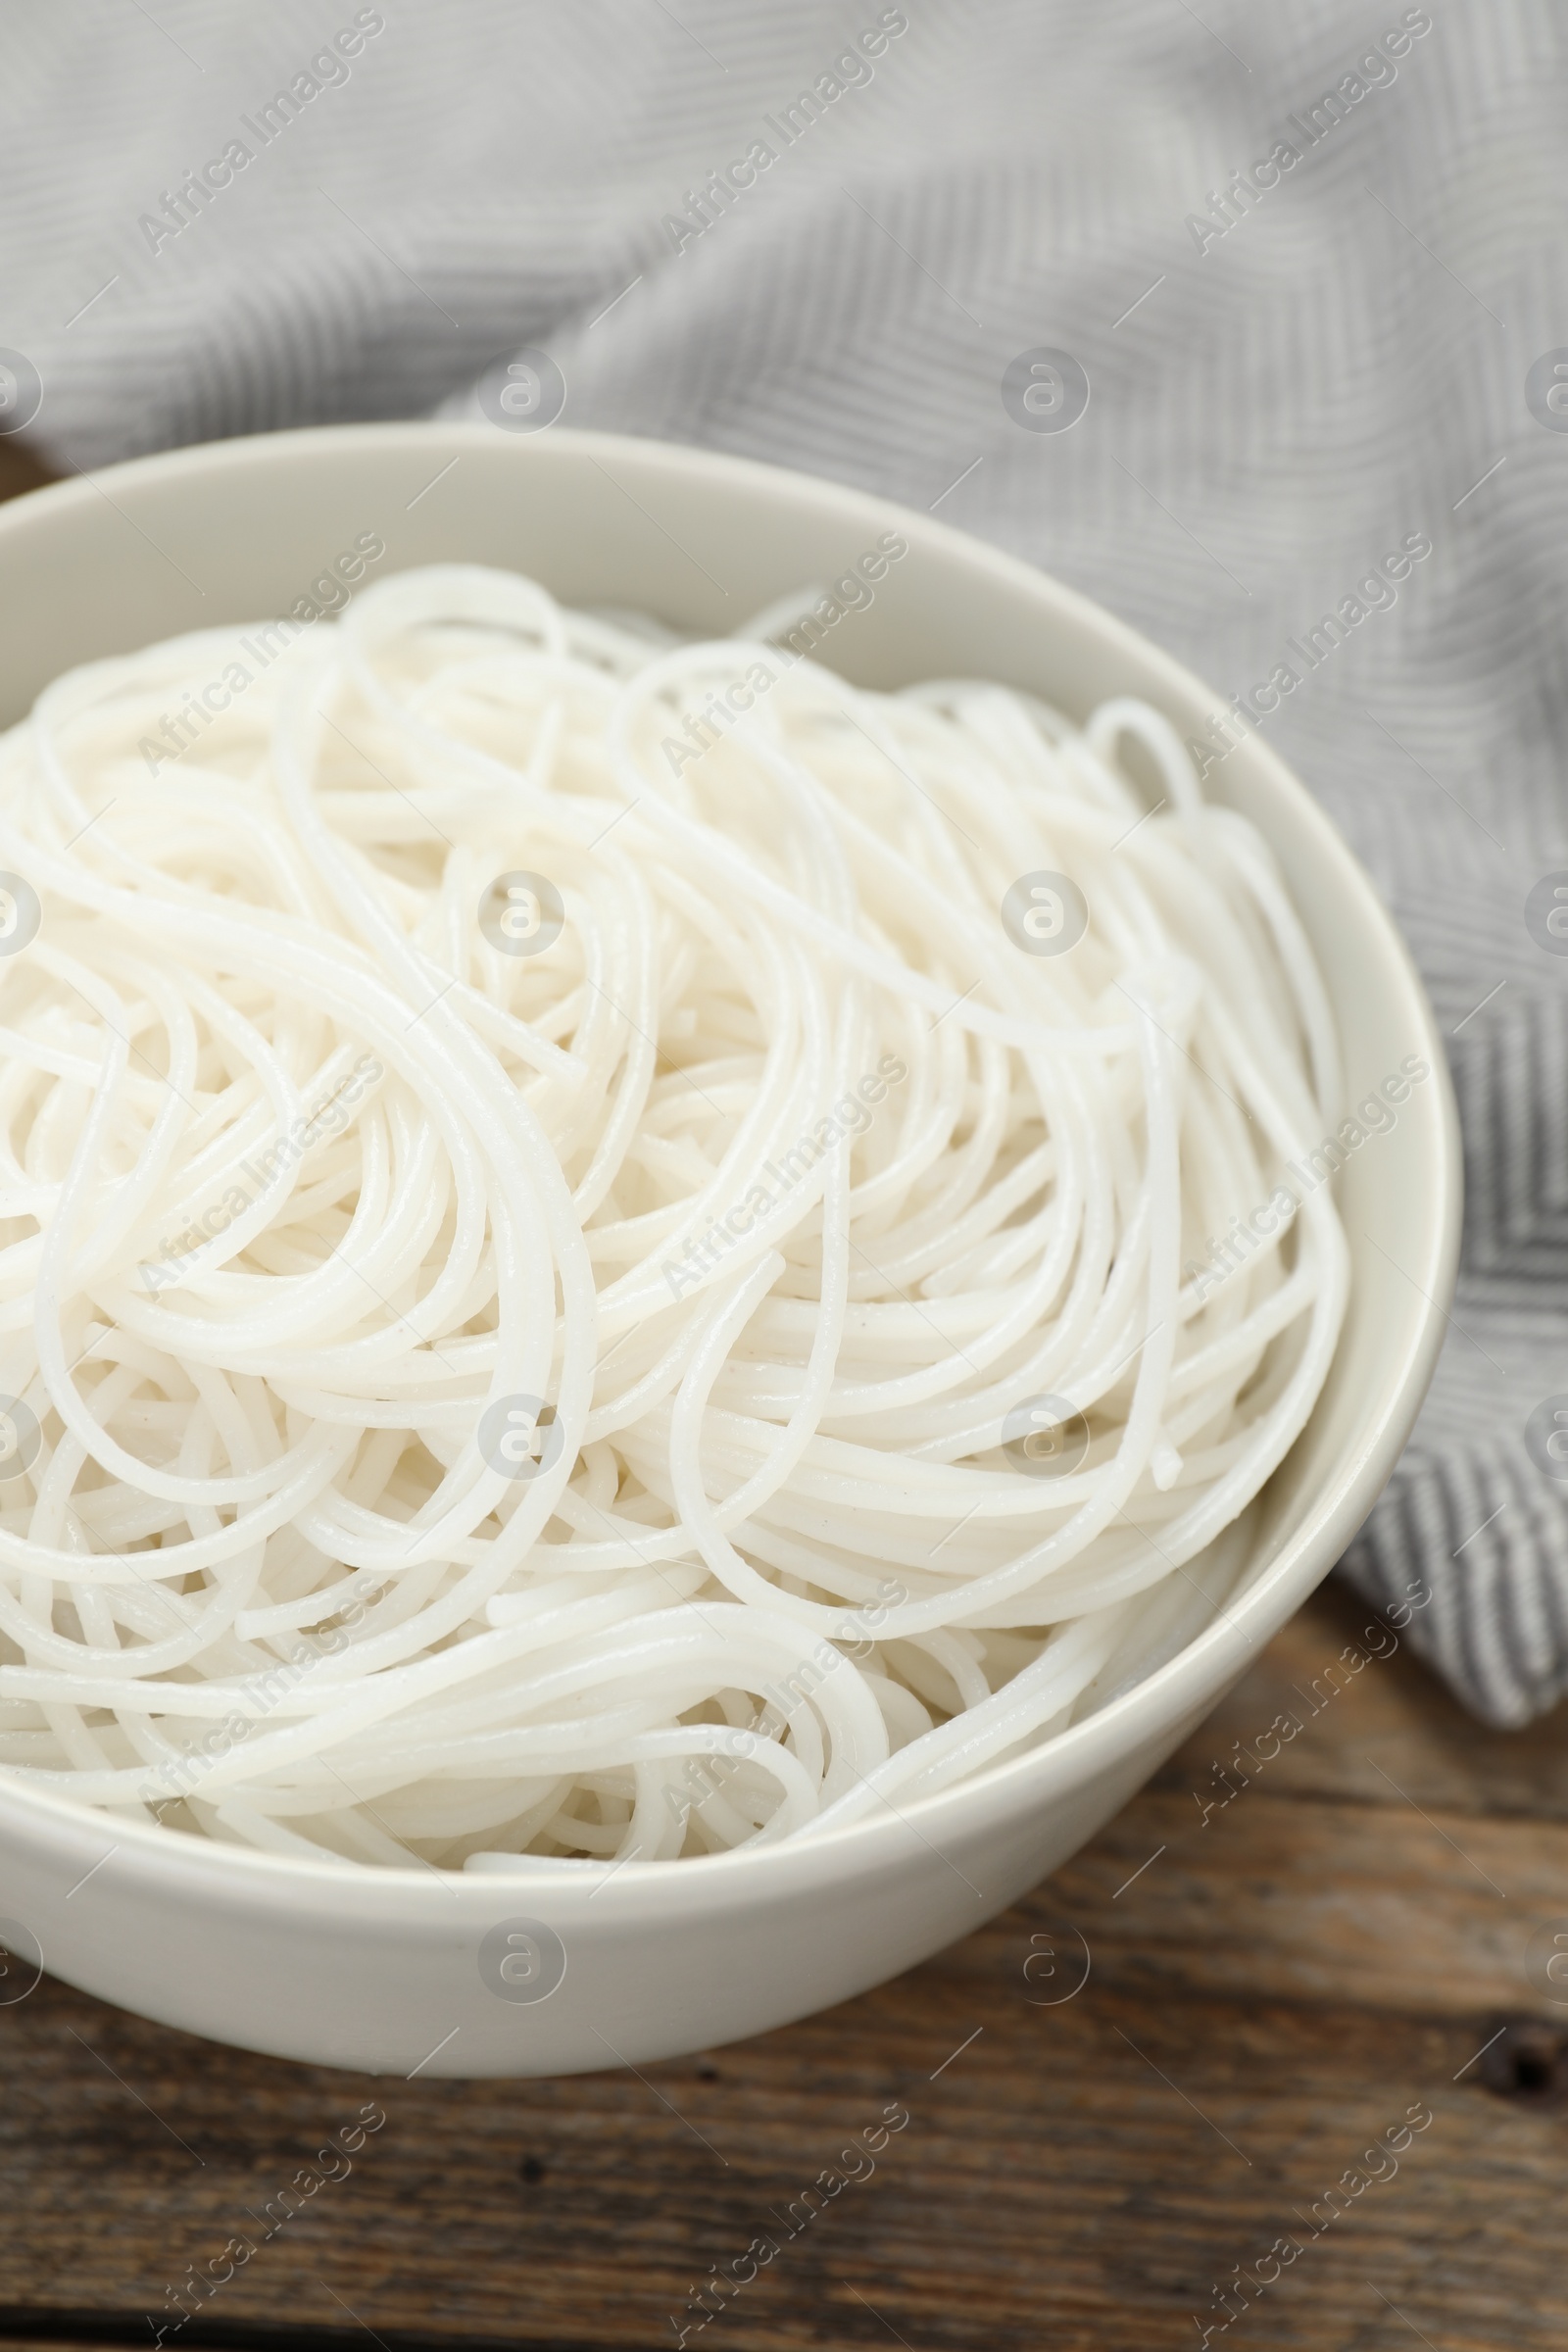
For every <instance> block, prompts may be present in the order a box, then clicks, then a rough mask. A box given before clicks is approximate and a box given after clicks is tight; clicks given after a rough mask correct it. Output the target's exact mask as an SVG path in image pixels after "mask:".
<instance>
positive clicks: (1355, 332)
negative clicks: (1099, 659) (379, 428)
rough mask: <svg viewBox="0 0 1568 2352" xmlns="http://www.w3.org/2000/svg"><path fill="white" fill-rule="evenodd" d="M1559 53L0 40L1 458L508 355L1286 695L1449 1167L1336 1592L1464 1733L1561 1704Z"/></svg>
mask: <svg viewBox="0 0 1568 2352" xmlns="http://www.w3.org/2000/svg"><path fill="white" fill-rule="evenodd" d="M1565 38H1568V36H1565V28H1564V26H1563V25H1562V23H1561V21H1560V20H1557V21H1554V20H1553V18H1552V16H1551V14H1550V12H1549V11H1547V10H1545V9H1543V8H1541V7H1539V6H1534V7H1532V6H1528V5H1523V4H1522V0H1430V5H1429V6H1426V7H1421V8H1413V9H1406V8H1404V7H1403V6H1402V5H1400V0H1388V4H1387V5H1383V6H1374V7H1373V9H1372V10H1370V11H1369V10H1368V9H1367V7H1366V6H1365V5H1364V0H1356V4H1355V5H1350V4H1349V0H1302V5H1299V6H1297V7H1293V8H1290V9H1283V8H1282V9H1274V10H1268V11H1263V10H1253V9H1250V8H1245V7H1243V6H1242V5H1240V0H1203V4H1202V7H1201V10H1200V9H1195V8H1192V7H1188V6H1187V5H1185V0H1174V4H1173V0H986V4H984V5H981V6H978V7H975V6H969V7H958V6H956V5H952V4H951V0H950V4H948V5H941V4H939V0H901V4H900V5H899V6H897V7H887V8H885V7H883V6H882V5H881V0H836V4H834V5H829V4H828V0H791V5H790V6H789V7H787V8H785V7H783V6H767V5H757V4H755V0H739V4H737V0H728V4H727V5H726V4H722V0H573V5H572V6H570V7H565V6H563V5H561V0H551V4H550V5H542V4H541V0H443V6H442V7H441V8H440V9H439V10H436V9H424V8H417V7H415V6H414V5H412V0H377V5H376V6H374V7H369V8H358V7H355V6H353V5H352V0H311V5H309V6H307V5H305V0H272V4H271V5H270V6H269V7H268V8H267V9H266V10H257V9H252V8H249V7H246V6H242V5H240V0H157V6H156V7H155V8H153V9H145V8H142V7H140V6H139V5H133V6H126V5H124V4H123V0H74V4H73V7H72V8H71V9H69V10H60V11H54V10H43V9H37V10H31V9H21V8H12V9H10V10H8V11H7V12H6V13H5V18H4V21H3V23H0V59H3V70H0V158H3V163H0V256H3V264H0V270H3V285H4V303H3V310H0V345H3V346H5V354H0V369H7V370H9V373H8V374H6V373H0V421H4V419H5V418H6V417H9V420H10V422H11V424H12V425H13V426H16V425H18V424H19V423H20V424H21V425H22V427H23V429H24V431H25V435H26V436H27V437H28V438H29V439H30V440H31V441H32V442H33V443H34V445H35V446H36V447H37V448H38V450H39V451H40V453H41V454H42V455H43V456H44V457H45V458H46V459H48V460H52V461H54V462H55V463H57V464H69V465H74V466H97V465H101V464H104V463H106V462H107V461H109V460H111V459H115V458H122V457H127V456H131V455H134V454H136V453H138V452H141V451H146V450H154V449H161V448H164V447H167V446H169V445H170V444H172V443H177V442H184V441H195V440H203V439H207V438H210V437H213V436H217V435H221V434H229V433H241V432H254V431H257V430H261V429H266V428H268V427H273V426H281V425H291V424H301V423H309V422H318V421H323V420H328V419H332V418H346V417H398V416H409V415H416V414H420V413H425V412H429V411H434V410H437V409H439V408H443V407H446V408H450V409H452V410H453V411H455V412H464V411H469V410H472V409H473V407H474V399H475V396H474V393H473V392H472V390H471V389H469V387H471V386H473V385H474V384H475V383H477V382H478V381H480V379H481V378H482V379H483V380H484V382H485V384H486V386H487V392H486V398H487V399H488V400H489V401H490V403H491V406H492V410H493V408H494V404H495V402H496V400H497V398H498V397H499V395H498V392H497V386H498V385H500V386H502V387H505V386H506V385H507V384H508V383H509V382H510V381H513V380H515V381H519V382H523V383H525V384H532V383H533V382H534V381H535V380H536V379H535V378H517V379H509V378H508V377H507V375H506V372H505V369H506V362H507V360H508V359H509V358H510V357H511V355H513V354H514V353H515V352H516V351H517V350H518V349H519V348H520V347H524V346H528V347H533V348H535V349H542V350H544V351H546V352H548V354H549V357H550V359H551V361H552V362H553V363H554V365H555V367H556V368H558V369H559V370H560V374H561V377H562V379H563V380H564V386H565V410H564V414H565V415H566V417H567V418H568V420H569V421H571V422H573V423H578V424H588V425H597V426H604V427H609V428H612V429H616V430H622V431H631V432H639V433H648V434H654V435H659V436H662V437H666V438H673V439H677V440H687V441H693V442H700V443H703V444H705V445H707V446H710V447H713V448H719V449H725V450H731V451H736V452H739V453H742V454H744V455H747V456H753V457H759V458H763V459H769V460H772V461H775V462H778V463H782V464H785V465H790V466H801V467H805V468H807V469H809V470H810V471H813V472H817V473H823V474H829V475H834V476H837V477H838V478H840V479H843V480H846V481H852V482H856V483H859V484H863V485H865V486H867V487H870V488H872V489H875V490H878V491H882V492H885V493H887V494H889V495H891V496H892V497H895V498H898V499H901V500H904V501H906V502H907V503H908V504H910V505H912V506H915V507H918V508H921V509H927V508H930V509H935V510H936V512H937V513H939V514H940V515H942V516H943V517H944V518H945V519H947V520H949V521H951V522H953V523H955V524H957V525H960V526H961V527H963V528H965V529H967V530H971V531H975V532H979V533H981V534H983V535H984V536H986V537H989V538H991V539H993V540H996V541H999V542H1001V543H1002V544H1004V545H1005V546H1007V547H1009V548H1011V549H1013V550H1015V551H1016V552H1017V553H1019V554H1020V555H1023V556H1026V557H1028V558H1030V559H1032V560H1033V561H1034V562H1036V563H1038V564H1042V565H1044V566H1046V567H1047V568H1048V569H1049V570H1051V571H1054V572H1055V573H1056V574H1058V575H1059V576H1061V577H1062V578H1064V579H1067V580H1069V581H1071V582H1072V583H1073V584H1074V585H1075V586H1076V587H1078V588H1081V589H1083V590H1085V591H1086V592H1087V593H1088V594H1089V595H1091V596H1093V597H1097V598H1099V599H1100V600H1102V601H1103V603H1104V604H1106V605H1108V606H1110V607H1111V608H1112V609H1113V610H1115V611H1117V612H1119V613H1123V614H1125V615H1126V616H1127V618H1128V619H1130V620H1131V621H1132V622H1134V623H1135V624H1136V625H1137V626H1138V627H1140V628H1142V629H1144V630H1146V631H1147V632H1148V633H1149V634H1150V635H1151V636H1152V637H1153V638H1155V639H1157V640H1158V641H1159V642H1161V643H1162V644H1164V645H1167V646H1168V647H1170V648H1171V650H1172V651H1173V652H1175V653H1176V654H1177V655H1179V656H1180V657H1181V658H1183V659H1184V660H1185V661H1187V662H1190V663H1192V665H1193V666H1194V667H1195V668H1196V669H1197V670H1198V671H1199V672H1200V674H1201V675H1202V676H1204V677H1205V678H1207V679H1209V680H1211V681H1212V682H1213V683H1214V684H1215V685H1216V686H1218V687H1220V688H1222V689H1223V690H1224V691H1225V692H1226V693H1227V694H1230V693H1232V692H1241V691H1249V692H1250V689H1251V688H1252V687H1253V686H1254V685H1255V684H1257V683H1259V682H1261V681H1263V680H1266V679H1267V678H1268V677H1269V676H1270V673H1271V672H1273V671H1276V670H1277V668H1278V666H1279V665H1281V664H1284V665H1286V666H1288V667H1291V668H1293V669H1294V671H1295V672H1296V673H1297V676H1296V679H1295V682H1294V683H1293V685H1292V688H1291V689H1290V690H1289V691H1288V692H1286V693H1285V694H1284V695H1283V697H1282V698H1281V700H1280V703H1279V708H1278V710H1277V711H1276V712H1275V714H1274V715H1273V716H1272V717H1271V718H1269V719H1268V720H1267V721H1266V724H1267V725H1268V727H1269V728H1270V729H1271V731H1272V733H1273V737H1274V740H1275V741H1276V742H1277V743H1278V745H1279V748H1280V750H1281V751H1282V752H1283V753H1284V754H1285V755H1286V757H1287V758H1289V759H1290V760H1293V761H1294V762H1295V764H1296V766H1297V767H1298V768H1299V771H1300V773H1301V774H1302V775H1303V776H1304V777H1305V778H1306V779H1307V781H1308V782H1309V784H1310V785H1311V787H1312V788H1313V790H1314V791H1316V792H1317V793H1318V794H1319V795H1320V796H1321V798H1322V800H1323V802H1324V804H1325V806H1326V807H1327V808H1328V809H1330V810H1331V811H1332V813H1333V814H1334V816H1335V817H1336V818H1337V819H1338V821H1339V822H1340V824H1341V825H1342V827H1343V828H1344V830H1345V831H1346V832H1347V833H1348V836H1349V837H1350V839H1351V841H1352V842H1353V844H1354V845H1355V848H1356V849H1357V851H1358V852H1359V854H1360V856H1361V858H1363V860H1364V861H1365V862H1366V864H1367V865H1368V866H1369V867H1370V869H1371V871H1372V873H1373V875H1374V877H1375V878H1376V880H1377V883H1378V885H1379V887H1380V888H1381V890H1382V891H1383V893H1384V894H1385V896H1386V898H1387V900H1388V902H1389V904H1390V906H1391V907H1392V908H1393V909H1394V912H1395V914H1396V915H1397V919H1398V920H1399V922H1400V923H1401V924H1402V926H1403V928H1404V930H1405V933H1406V935H1407V936H1408V938H1409V939H1410V940H1411V942H1412V943H1413V945H1414V949H1415V953H1416V955H1417V956H1418V958H1419V960H1420V963H1421V966H1422V969H1423V971H1424V973H1425V975H1426V980H1427V984H1428V987H1429V988H1430V990H1431V992H1432V996H1433V999H1434V1002H1435V1004H1436V1005H1437V1008H1438V1013H1439V1016H1440V1019H1441V1021H1442V1025H1443V1028H1444V1031H1445V1033H1446V1035H1447V1036H1448V1038H1449V1040H1450V1048H1449V1050H1450V1053H1451V1056H1452V1062H1453V1069H1454V1075H1455V1079H1456V1082H1457V1086H1458V1092H1459V1099H1460V1102H1461V1104H1462V1108H1463V1115H1464V1125H1465V1137H1466V1149H1467V1154H1468V1175H1469V1185H1470V1201H1469V1215H1468V1224H1467V1228H1466V1241H1465V1256H1464V1273H1463V1279H1462V1283H1461V1286H1460V1293H1459V1298H1458V1299H1457V1301H1456V1303H1455V1305H1454V1309H1453V1318H1452V1327H1451V1330H1450V1334H1449V1342H1448V1346H1447V1348H1446V1353H1445V1355H1444V1359H1443V1362H1442V1365H1441V1368H1440V1370H1439V1373H1438V1377H1437V1382H1436V1386H1435V1388H1434V1391H1433V1394H1432V1397H1431V1400H1430V1402H1429V1404H1428V1406H1427V1408H1426V1411H1425V1412H1424V1414H1423V1416H1422V1419H1421V1423H1420V1426H1419V1428H1418V1430H1417V1432H1416V1435H1415V1437H1414V1439H1413V1441H1412V1443H1411V1445H1410V1447H1409V1449H1408V1451H1407V1453H1406V1454H1405V1457H1404V1460H1403V1462H1402V1463H1401V1465H1400V1467H1399V1470H1398V1472H1397V1476H1396V1477H1395V1479H1394V1481H1393V1484H1392V1485H1391V1487H1390V1489H1389V1491H1388V1493H1387V1495H1385V1497H1384V1499H1383V1500H1382V1501H1381V1502H1380V1504H1379V1505H1378V1507H1377V1509H1376V1510H1375V1512H1374V1513H1373V1515H1372V1518H1371V1520H1370V1522H1369V1524H1368V1526H1367V1527H1366V1529H1365V1530H1364V1531H1363V1533H1362V1535H1361V1536H1360V1538H1359V1539H1358V1540H1357V1542H1356V1544H1354V1546H1353V1547H1352V1549H1351V1551H1350V1553H1349V1555H1348V1558H1347V1560H1346V1562H1345V1570H1344V1572H1345V1573H1346V1574H1347V1575H1348V1576H1349V1577H1350V1578H1351V1579H1352V1581H1353V1582H1354V1583H1355V1584H1356V1586H1357V1587H1358V1588H1359V1589H1360V1590H1361V1591H1362V1592H1363V1593H1365V1594H1366V1595H1367V1596H1368V1598H1370V1599H1371V1600H1373V1601H1374V1602H1383V1603H1384V1604H1385V1605H1392V1604H1394V1603H1396V1602H1397V1599H1398V1598H1400V1597H1401V1596H1403V1595H1404V1594H1405V1593H1406V1589H1407V1588H1408V1587H1409V1586H1410V1585H1411V1584H1412V1582H1414V1580H1416V1579H1420V1580H1423V1582H1422V1585H1421V1590H1422V1591H1424V1592H1429V1593H1430V1594H1431V1598H1430V1601H1429V1602H1428V1603H1427V1605H1426V1606H1425V1607H1424V1608H1422V1609H1421V1610H1420V1611H1419V1613H1417V1614H1416V1615H1415V1616H1414V1617H1413V1618H1412V1619H1411V1622H1410V1625H1409V1638H1410V1639H1411V1640H1412V1641H1413V1642H1416V1643H1417V1644H1418V1645H1419V1646H1421V1647H1422V1648H1423V1649H1424V1650H1425V1652H1426V1654H1427V1655H1428V1656H1429V1657H1430V1658H1431V1659H1432V1660H1433V1661H1434V1662H1435V1663H1436V1664H1437V1665H1438V1666H1439V1667H1440V1668H1441V1669H1442V1671H1443V1672H1444V1674H1445V1675H1446V1677H1447V1678H1448V1680H1449V1682H1450V1683H1451V1684H1452V1685H1453V1687H1454V1689H1455V1690H1456V1691H1458V1692H1459V1693H1460V1694H1461V1696H1462V1697H1463V1698H1464V1699H1465V1701H1466V1703H1467V1704H1468V1705H1469V1706H1471V1707H1472V1708H1473V1709H1474V1710H1475V1711H1476V1712H1477V1713H1478V1714H1480V1715H1482V1716H1485V1717H1486V1718H1488V1719H1489V1720H1491V1721H1493V1722H1495V1723H1501V1724H1514V1723H1522V1722H1524V1721H1525V1720H1526V1719H1528V1718H1529V1717H1530V1716H1532V1715H1534V1714H1536V1713H1537V1712H1539V1711H1540V1710H1541V1709H1543V1708H1544V1707H1546V1706H1548V1705H1550V1704H1551V1702H1552V1701H1553V1700H1554V1699H1555V1698H1556V1697H1558V1695H1559V1694H1560V1693H1561V1692H1562V1691H1564V1689H1565V1688H1568V1485H1565V1484H1563V1483H1560V1481H1559V1476H1558V1473H1559V1472H1561V1473H1563V1474H1565V1475H1568V1460H1564V1461H1562V1462H1561V1463H1559V1462H1558V1460H1557V1459H1556V1456H1557V1454H1558V1453H1562V1454H1564V1455H1568V1436H1565V1435H1564V1434H1563V1432H1562V1431H1560V1430H1559V1429H1558V1426H1557V1424H1556V1422H1555V1419H1554V1415H1555V1412H1556V1410H1557V1409H1558V1408H1557V1401H1556V1400H1557V1397H1558V1392H1559V1391H1568V1365H1565V1361H1564V1348H1563V1332H1564V1323H1563V1307H1564V1300H1565V1298H1568V1287H1565V1286H1568V1108H1565V1088H1564V1074H1565V1069H1568V1027H1565V1023H1568V1009H1565V986H1568V960H1565V959H1564V958H1563V956H1562V955H1561V953H1560V950H1561V949H1562V948H1563V947H1568V939H1559V937H1558V929H1557V928H1554V927H1553V921H1552V918H1553V916H1554V913H1556V911H1557V902H1556V901H1555V900H1554V898H1553V897H1552V892H1553V890H1554V888H1555V884H1554V883H1553V882H1552V881H1551V880H1550V879H1549V877H1551V876H1553V875H1554V874H1556V873H1557V872H1558V871H1559V870H1561V869H1568V816H1565V810H1564V796H1563V786H1562V782H1561V765H1560V757H1559V754H1558V750H1557V745H1556V743H1555V741H1554V735H1555V734H1556V732H1557V731H1558V728H1559V727H1560V724H1561V713H1562V711H1563V708H1564V683H1565V682H1564V674H1563V669H1564V658H1563V631H1562V626H1561V603H1562V580H1561V568H1562V567H1561V558H1560V554H1559V555H1558V556H1554V555H1553V553H1552V551H1553V549H1558V550H1560V549H1561V547H1562V546H1563V544H1564V541H1565V538H1568V533H1565V531H1564V528H1563V524H1564V520H1565V517H1568V489H1565V484H1568V350H1562V349H1559V346H1563V345H1568V265H1565V256H1564V248H1563V242H1562V235H1561V222H1560V213H1561V192H1560V181H1561V157H1562V147H1561V129H1560V122H1559V115H1558V109H1559V105H1560V101H1559V99H1558V97H1557V94H1556V93H1557V90H1558V88H1559V86H1560V80H1561V74H1562V69H1563V56H1562V51H1563V48H1564V46H1565ZM6 355H12V356H6ZM16 355H20V358H19V357H18V356H16ZM1558 368H1561V369H1562V373H1561V375H1559V374H1558V372H1557V370H1558ZM487 370H488V373H487ZM551 380H553V379H551ZM1085 386H1087V390H1088V396H1089V397H1088V405H1087V408H1085V407H1084V403H1083V390H1084V388H1085ZM40 389H41V406H38V407H37V412H36V415H33V414H32V408H33V405H34V403H35V401H36V400H37V398H38V395H39V391H40ZM518 397H522V398H524V399H526V398H531V397H533V394H532V393H531V392H528V393H525V394H524V395H521V396H518V395H514V396H513V398H514V407H515V401H516V399H517V398H518ZM1416 538H1422V539H1425V540H1427V541H1430V546H1431V553H1430V555H1429V556H1427V557H1424V558H1422V559H1421V560H1420V561H1418V562H1415V563H1413V564H1409V565H1408V566H1407V567H1406V569H1405V571H1404V573H1403V575H1402V576H1401V577H1398V578H1397V580H1396V579H1395V578H1392V577H1391V576H1390V572H1391V570H1393V571H1396V572H1397V565H1396V566H1385V567H1384V569H1383V570H1382V572H1381V573H1379V572H1378V571H1377V570H1376V569H1375V567H1376V566H1378V565H1379V564H1382V562H1383V559H1384V558H1386V557H1387V556H1389V555H1391V554H1395V555H1397V553H1398V551H1399V550H1400V548H1401V546H1402V545H1403V544H1404V543H1406V542H1407V541H1410V540H1412V539H1416ZM1325 617H1326V618H1327V622H1328V624H1329V625H1324V622H1325ZM1314 632H1315V633H1314ZM1293 643H1294V648H1295V650H1294V651H1288V650H1287V649H1288V647H1290V646H1292V645H1293ZM1563 879H1564V882H1565V883H1568V871H1565V872H1564V874H1563ZM1543 885H1544V895H1543ZM1533 892H1534V893H1536V896H1535V897H1534V898H1532V895H1531V894H1532V893H1533ZM1527 903H1528V911H1527ZM1563 906H1564V907H1568V899H1565V900H1564V902H1563ZM1557 920H1558V926H1559V927H1560V928H1568V921H1565V920H1564V919H1563V918H1562V917H1561V916H1560V914H1559V915H1558V916H1557ZM1562 1404H1563V1408H1564V1409H1565V1411H1568V1397H1563V1399H1562ZM1563 1429H1564V1430H1568V1421H1565V1423H1564V1425H1563ZM1401 1614H1402V1612H1401Z"/></svg>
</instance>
